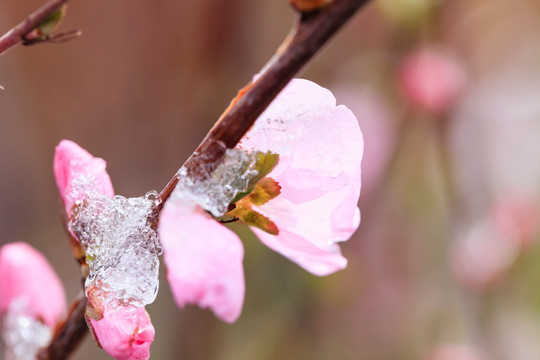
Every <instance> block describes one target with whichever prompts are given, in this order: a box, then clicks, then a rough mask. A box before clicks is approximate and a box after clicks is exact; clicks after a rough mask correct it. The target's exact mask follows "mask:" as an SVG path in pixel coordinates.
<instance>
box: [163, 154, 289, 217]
mask: <svg viewBox="0 0 540 360" xmlns="http://www.w3.org/2000/svg"><path fill="white" fill-rule="evenodd" d="M278 158H279V156H278V155H277V154H273V153H271V152H266V153H263V152H259V151H256V152H252V153H248V152H247V151H244V150H241V149H227V150H226V152H225V156H224V157H223V159H222V161H221V163H220V164H219V165H218V166H217V168H216V169H215V170H214V171H213V172H212V173H211V174H210V176H209V177H208V178H207V179H204V180H193V179H191V178H190V177H189V176H188V174H187V171H186V169H185V168H181V169H180V170H179V171H178V175H179V177H180V180H179V182H178V184H177V185H176V189H175V191H174V195H175V196H179V197H182V198H184V199H186V200H187V199H189V200H191V201H192V202H194V203H195V204H197V205H200V206H201V207H202V208H203V209H205V210H207V211H209V212H210V213H212V215H214V216H222V215H223V214H225V213H226V212H227V208H228V206H229V205H230V204H232V203H234V202H235V200H238V199H239V198H241V197H243V196H245V195H247V194H249V193H251V191H253V189H254V187H255V185H256V184H257V182H258V181H259V180H260V179H262V178H263V177H264V176H265V175H267V174H268V173H269V172H270V171H272V169H273V168H274V167H275V166H276V164H277V162H278Z"/></svg>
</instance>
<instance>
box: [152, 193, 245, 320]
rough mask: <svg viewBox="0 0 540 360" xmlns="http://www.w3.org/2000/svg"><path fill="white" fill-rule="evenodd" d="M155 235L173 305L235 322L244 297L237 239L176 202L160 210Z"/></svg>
mask: <svg viewBox="0 0 540 360" xmlns="http://www.w3.org/2000/svg"><path fill="white" fill-rule="evenodd" d="M159 234H160V238H161V244H162V246H163V250H164V254H163V259H164V261H165V265H166V266H167V280H168V281H169V285H170V286H171V290H172V293H173V296H174V299H175V301H176V304H177V305H178V306H179V307H183V306H184V305H186V304H196V305H198V306H200V307H201V308H207V307H208V308H210V309H212V311H213V312H214V314H216V316H218V317H219V318H220V319H222V320H223V321H226V322H229V323H231V322H234V321H236V319H238V317H239V316H240V313H241V311H242V305H243V303H244V291H245V289H244V269H243V267H242V261H243V257H244V248H243V246H242V242H241V241H240V239H238V237H237V236H236V235H235V234H234V233H233V232H232V231H230V230H229V229H227V228H226V227H225V226H223V225H221V224H219V223H218V222H217V221H216V220H214V219H213V218H211V217H210V216H209V215H208V214H206V213H205V212H204V211H203V210H202V209H201V208H200V207H199V206H195V205H187V204H185V203H184V202H183V200H182V199H178V198H172V199H170V200H169V201H168V202H167V203H166V205H165V207H164V208H163V211H162V212H161V218H160V222H159Z"/></svg>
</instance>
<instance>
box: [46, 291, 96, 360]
mask: <svg viewBox="0 0 540 360" xmlns="http://www.w3.org/2000/svg"><path fill="white" fill-rule="evenodd" d="M85 309H86V296H85V295H84V294H83V293H81V294H80V295H79V296H78V297H77V299H76V300H75V301H74V302H73V304H71V307H70V309H69V314H68V317H67V319H66V320H65V321H64V323H63V324H61V325H60V326H59V327H58V328H57V329H56V331H55V333H54V336H53V338H52V340H51V344H50V345H49V347H47V348H43V349H41V351H40V352H39V353H38V355H37V357H36V358H37V359H38V360H64V359H67V358H68V356H69V355H70V354H71V352H72V351H73V350H75V348H76V347H77V346H78V345H79V343H80V342H81V341H82V339H84V337H85V335H86V334H87V333H88V326H87V325H86V320H85V319H84V311H85Z"/></svg>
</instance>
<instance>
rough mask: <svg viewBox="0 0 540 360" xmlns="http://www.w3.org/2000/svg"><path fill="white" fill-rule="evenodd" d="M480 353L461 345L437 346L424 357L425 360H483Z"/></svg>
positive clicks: (470, 347)
mask: <svg viewBox="0 0 540 360" xmlns="http://www.w3.org/2000/svg"><path fill="white" fill-rule="evenodd" d="M484 359H485V358H484V357H483V356H482V355H481V354H480V352H479V351H478V350H477V349H475V348H474V347H472V346H468V345H463V344H451V343H447V344H439V345H437V346H436V347H435V348H434V349H433V350H432V352H431V353H430V354H429V355H428V356H427V357H426V360H484Z"/></svg>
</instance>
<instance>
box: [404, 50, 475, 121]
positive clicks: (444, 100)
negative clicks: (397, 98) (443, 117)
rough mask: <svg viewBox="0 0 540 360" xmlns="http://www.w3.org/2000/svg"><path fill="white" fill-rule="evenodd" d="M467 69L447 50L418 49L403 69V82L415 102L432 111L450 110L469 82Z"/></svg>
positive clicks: (408, 95) (407, 58)
mask: <svg viewBox="0 0 540 360" xmlns="http://www.w3.org/2000/svg"><path fill="white" fill-rule="evenodd" d="M465 78H466V76H465V71H464V69H463V68H462V66H461V65H460V63H459V62H458V61H457V60H456V59H455V58H454V57H453V56H451V55H450V54H449V53H448V52H447V51H443V50H441V49H437V48H430V49H421V50H415V51H414V52H412V53H410V54H409V55H407V57H405V59H404V60H403V63H402V64H401V68H400V70H399V85H400V86H401V88H402V90H403V92H404V94H405V96H406V97H407V99H408V100H409V101H410V102H411V103H412V104H414V105H416V106H418V107H420V108H423V109H426V110H428V111H431V112H435V113H436V112H440V111H444V110H447V109H448V108H449V107H450V106H452V105H453V103H454V101H455V100H456V98H457V96H458V95H459V93H460V91H461V89H462V88H463V86H464V85H465Z"/></svg>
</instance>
